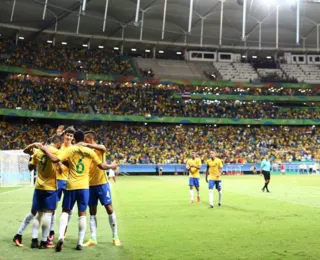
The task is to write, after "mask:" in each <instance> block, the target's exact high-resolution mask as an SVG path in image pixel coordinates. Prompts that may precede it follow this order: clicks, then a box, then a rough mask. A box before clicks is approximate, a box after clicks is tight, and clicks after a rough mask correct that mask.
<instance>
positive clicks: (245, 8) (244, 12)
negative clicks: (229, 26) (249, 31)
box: [242, 0, 247, 41]
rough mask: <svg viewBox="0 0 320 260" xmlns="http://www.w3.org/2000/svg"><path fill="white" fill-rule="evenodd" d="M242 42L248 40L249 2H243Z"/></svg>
mask: <svg viewBox="0 0 320 260" xmlns="http://www.w3.org/2000/svg"><path fill="white" fill-rule="evenodd" d="M242 10H243V12H242V41H245V40H246V22H247V17H246V15H247V0H243V8H242Z"/></svg>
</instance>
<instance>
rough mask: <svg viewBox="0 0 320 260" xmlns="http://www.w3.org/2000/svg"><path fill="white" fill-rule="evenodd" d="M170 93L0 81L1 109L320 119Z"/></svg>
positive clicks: (310, 110)
mask: <svg viewBox="0 0 320 260" xmlns="http://www.w3.org/2000/svg"><path fill="white" fill-rule="evenodd" d="M173 94H174V90H172V89H168V88H166V87H165V86H162V87H159V86H154V85H147V84H146V85H135V84H132V85H130V86H129V85H127V84H123V85H121V84H110V85H109V84H107V85H105V84H104V85H97V84H94V85H82V84H81V83H80V84H78V83H72V82H70V81H68V82H64V80H59V81H57V80H53V79H51V80H50V79H48V78H39V80H37V81H32V80H28V79H18V78H12V79H10V80H4V81H0V107H3V108H14V109H25V110H40V111H55V112H71V113H97V114H112V115H140V116H146V115H150V116H160V117H162V116H173V117H211V118H238V119H240V118H254V119H264V118H270V119H320V113H319V107H317V106H316V105H314V104H313V105H312V104H310V107H306V106H302V107H301V106H300V107H285V108H283V107H281V103H279V104H275V103H272V102H262V101H257V102H256V101H250V102H244V101H218V100H192V99H176V98H175V97H174V96H173Z"/></svg>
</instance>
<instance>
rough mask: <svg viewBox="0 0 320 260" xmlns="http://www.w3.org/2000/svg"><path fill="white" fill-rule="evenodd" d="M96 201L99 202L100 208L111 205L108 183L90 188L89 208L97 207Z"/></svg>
mask: <svg viewBox="0 0 320 260" xmlns="http://www.w3.org/2000/svg"><path fill="white" fill-rule="evenodd" d="M98 200H99V201H100V203H101V205H102V206H106V205H110V204H112V198H111V191H110V186H109V183H106V184H102V185H97V186H90V199H89V206H90V207H92V206H97V205H98Z"/></svg>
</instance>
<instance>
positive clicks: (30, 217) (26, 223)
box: [18, 213, 34, 235]
mask: <svg viewBox="0 0 320 260" xmlns="http://www.w3.org/2000/svg"><path fill="white" fill-rule="evenodd" d="M33 218H34V215H33V214H32V213H29V214H28V215H27V216H26V217H25V218H24V220H23V221H22V223H21V225H20V227H19V230H18V234H19V235H22V233H23V231H25V229H26V228H27V227H28V226H29V224H30V222H31V221H32V220H33Z"/></svg>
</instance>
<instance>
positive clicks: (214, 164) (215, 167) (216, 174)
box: [207, 158, 223, 181]
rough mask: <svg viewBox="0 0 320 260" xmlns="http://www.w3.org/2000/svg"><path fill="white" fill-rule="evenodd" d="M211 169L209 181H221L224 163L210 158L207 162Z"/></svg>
mask: <svg viewBox="0 0 320 260" xmlns="http://www.w3.org/2000/svg"><path fill="white" fill-rule="evenodd" d="M207 165H208V167H209V180H213V181H218V180H220V169H221V168H222V167H223V164H222V161H221V160H220V159H218V158H214V159H213V160H212V158H210V159H209V160H208V161H207Z"/></svg>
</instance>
